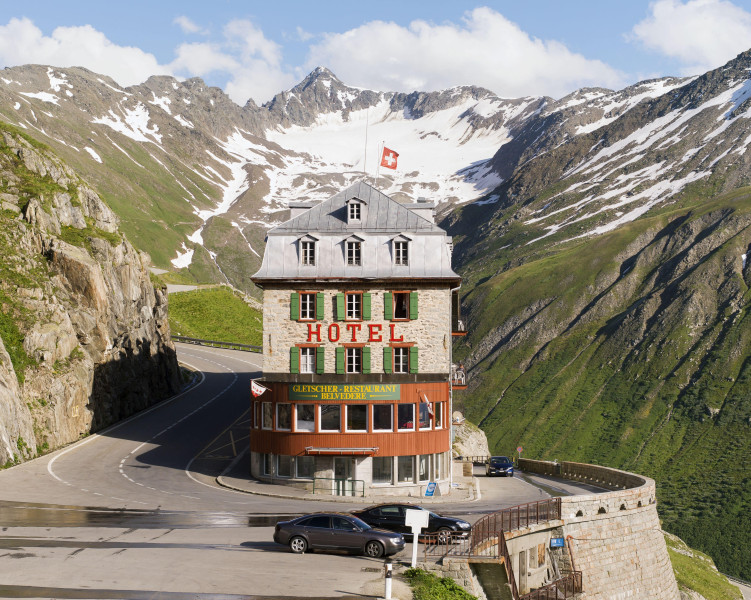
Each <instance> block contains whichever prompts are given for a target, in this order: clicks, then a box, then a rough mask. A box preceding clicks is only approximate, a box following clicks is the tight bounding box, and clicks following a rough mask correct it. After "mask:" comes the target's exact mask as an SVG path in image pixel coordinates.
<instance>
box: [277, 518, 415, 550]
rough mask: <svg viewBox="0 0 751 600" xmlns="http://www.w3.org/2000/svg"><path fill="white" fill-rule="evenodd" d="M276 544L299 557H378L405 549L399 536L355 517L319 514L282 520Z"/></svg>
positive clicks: (402, 538) (402, 539)
mask: <svg viewBox="0 0 751 600" xmlns="http://www.w3.org/2000/svg"><path fill="white" fill-rule="evenodd" d="M274 541H275V542H276V543H277V544H283V545H285V546H289V547H290V550H292V552H294V553H296V554H302V553H303V552H305V551H306V550H314V549H321V550H346V551H349V552H359V553H362V554H365V555H367V556H370V557H372V558H378V557H379V556H384V555H389V554H396V553H397V552H400V551H401V550H403V549H404V536H402V534H400V533H394V532H391V531H382V530H380V529H374V528H373V527H371V526H370V525H368V524H367V523H366V522H364V521H362V520H360V519H358V518H357V517H355V516H353V515H348V514H340V513H316V514H312V515H304V516H302V517H298V518H296V519H292V520H291V521H280V522H279V523H277V524H276V529H274Z"/></svg>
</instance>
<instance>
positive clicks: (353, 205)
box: [348, 202, 360, 221]
mask: <svg viewBox="0 0 751 600" xmlns="http://www.w3.org/2000/svg"><path fill="white" fill-rule="evenodd" d="M348 217H349V221H359V220H360V203H359V202H350V203H349V213H348Z"/></svg>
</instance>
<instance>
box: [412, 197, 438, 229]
mask: <svg viewBox="0 0 751 600" xmlns="http://www.w3.org/2000/svg"><path fill="white" fill-rule="evenodd" d="M404 207H405V208H408V209H409V210H411V211H412V212H413V213H415V214H416V215H418V216H420V217H422V218H423V219H425V220H426V221H430V222H431V223H435V207H436V203H435V202H429V201H428V199H427V198H425V197H423V196H420V197H419V198H418V199H417V202H413V203H412V204H404Z"/></svg>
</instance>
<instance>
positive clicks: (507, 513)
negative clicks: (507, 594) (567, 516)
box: [421, 497, 582, 600]
mask: <svg viewBox="0 0 751 600" xmlns="http://www.w3.org/2000/svg"><path fill="white" fill-rule="evenodd" d="M560 518H561V498H560V497H558V498H549V499H546V500H540V501H539V502H528V503H527V504H519V505H517V506H512V507H509V508H504V509H503V510H499V511H497V512H494V513H491V514H489V515H485V516H484V517H482V518H481V519H479V520H478V521H477V522H476V523H475V524H474V525H473V526H472V530H471V532H470V534H469V535H468V536H466V537H462V538H460V537H458V536H457V534H453V536H452V537H450V538H447V537H446V536H445V534H443V536H441V534H429V535H426V536H424V539H423V538H421V539H422V541H424V542H425V549H424V559H425V560H427V559H428V557H431V558H433V559H435V558H443V557H445V556H451V557H457V558H458V557H466V558H470V557H478V558H495V559H501V560H502V561H503V564H504V566H505V568H506V576H507V578H508V583H509V585H510V587H511V594H512V596H513V598H514V600H553V599H554V598H555V599H556V600H558V599H559V598H570V597H572V596H573V595H574V594H576V593H579V592H581V591H582V583H581V581H582V574H581V571H572V572H569V573H568V574H567V575H566V576H564V577H561V578H560V579H557V580H555V581H553V582H551V583H549V584H547V585H546V586H544V587H541V588H539V589H537V590H533V591H532V592H530V593H528V594H525V595H524V596H520V595H519V590H518V588H517V585H516V579H515V578H514V570H513V568H512V566H511V557H510V556H509V552H508V547H507V545H506V536H505V535H504V534H505V532H507V531H514V530H516V529H521V528H522V527H528V526H529V525H533V524H535V523H544V522H546V521H553V520H558V519H560Z"/></svg>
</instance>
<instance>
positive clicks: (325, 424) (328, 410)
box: [320, 404, 341, 431]
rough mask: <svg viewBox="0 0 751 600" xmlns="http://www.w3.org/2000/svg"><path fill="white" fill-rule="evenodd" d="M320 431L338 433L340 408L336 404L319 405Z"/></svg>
mask: <svg viewBox="0 0 751 600" xmlns="http://www.w3.org/2000/svg"><path fill="white" fill-rule="evenodd" d="M320 428H321V431H339V430H340V429H341V407H340V406H339V405H338V404H322V405H321V424H320Z"/></svg>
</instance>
